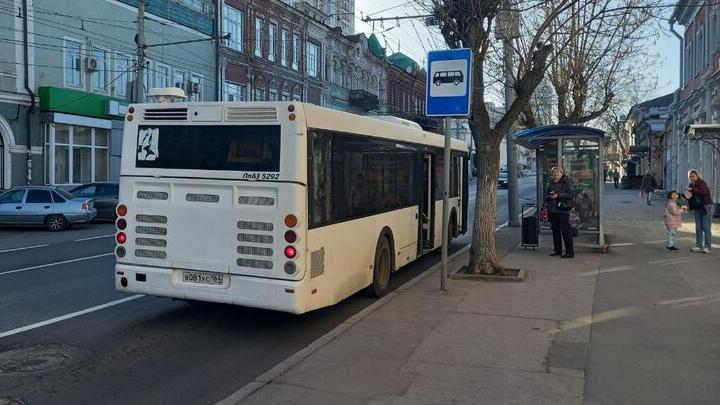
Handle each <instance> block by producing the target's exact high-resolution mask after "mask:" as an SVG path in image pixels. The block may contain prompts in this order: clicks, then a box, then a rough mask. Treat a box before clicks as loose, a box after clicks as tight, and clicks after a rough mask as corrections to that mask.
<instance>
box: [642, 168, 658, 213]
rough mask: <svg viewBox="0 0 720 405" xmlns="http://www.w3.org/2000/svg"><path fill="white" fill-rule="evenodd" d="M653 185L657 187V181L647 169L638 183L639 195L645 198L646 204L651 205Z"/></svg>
mask: <svg viewBox="0 0 720 405" xmlns="http://www.w3.org/2000/svg"><path fill="white" fill-rule="evenodd" d="M655 187H657V181H655V177H653V175H652V173H650V172H649V171H648V172H647V173H645V175H644V176H643V178H642V183H641V184H640V197H643V195H644V196H645V197H646V199H647V205H652V202H651V200H652V195H653V193H654V192H655Z"/></svg>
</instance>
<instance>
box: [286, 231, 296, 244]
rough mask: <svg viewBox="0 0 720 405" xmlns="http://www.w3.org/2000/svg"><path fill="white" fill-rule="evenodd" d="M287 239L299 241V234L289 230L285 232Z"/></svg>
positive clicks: (287, 240) (291, 241)
mask: <svg viewBox="0 0 720 405" xmlns="http://www.w3.org/2000/svg"><path fill="white" fill-rule="evenodd" d="M285 241H286V242H287V243H295V242H297V234H296V233H295V231H287V232H285Z"/></svg>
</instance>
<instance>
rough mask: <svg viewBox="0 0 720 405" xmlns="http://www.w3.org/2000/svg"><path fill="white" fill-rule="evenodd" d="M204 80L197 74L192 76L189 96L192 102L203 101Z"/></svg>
mask: <svg viewBox="0 0 720 405" xmlns="http://www.w3.org/2000/svg"><path fill="white" fill-rule="evenodd" d="M202 90H203V78H202V76H200V75H199V74H197V73H191V74H190V83H189V85H188V91H187V93H188V94H187V96H188V100H190V101H202V99H203V97H202Z"/></svg>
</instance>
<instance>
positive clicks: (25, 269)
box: [0, 253, 115, 276]
mask: <svg viewBox="0 0 720 405" xmlns="http://www.w3.org/2000/svg"><path fill="white" fill-rule="evenodd" d="M114 255H115V253H103V254H101V255H95V256H87V257H80V258H78V259H72V260H63V261H61V262H55V263H48V264H41V265H39V266H32V267H25V268H24V269H16V270H10V271H3V272H2V273H0V276H4V275H6V274H12V273H20V272H23V271H28V270H35V269H42V268H45V267H50V266H57V265H60V264H67V263H75V262H81V261H83V260H90V259H97V258H98V257H105V256H114Z"/></svg>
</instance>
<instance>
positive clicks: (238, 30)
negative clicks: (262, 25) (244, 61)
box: [223, 4, 245, 52]
mask: <svg viewBox="0 0 720 405" xmlns="http://www.w3.org/2000/svg"><path fill="white" fill-rule="evenodd" d="M244 25H245V14H244V13H243V12H242V11H240V10H238V9H236V8H233V7H230V6H228V5H227V4H225V5H223V32H224V33H225V34H230V39H228V40H227V43H226V45H227V46H228V47H230V48H232V49H235V50H237V51H240V52H242V51H243V29H244Z"/></svg>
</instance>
